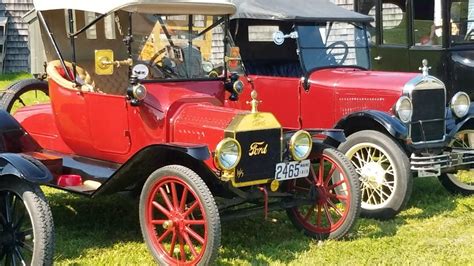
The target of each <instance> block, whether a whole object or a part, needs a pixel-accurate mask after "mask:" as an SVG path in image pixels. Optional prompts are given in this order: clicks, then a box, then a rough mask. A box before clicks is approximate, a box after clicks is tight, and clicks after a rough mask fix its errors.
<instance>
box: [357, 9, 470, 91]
mask: <svg viewBox="0 0 474 266" xmlns="http://www.w3.org/2000/svg"><path fill="white" fill-rule="evenodd" d="M355 10H356V11H358V12H360V13H363V14H368V15H371V16H374V18H375V22H373V23H372V24H371V25H372V27H371V29H370V33H371V36H370V41H371V44H372V45H371V47H372V48H371V61H372V68H373V69H375V70H390V71H409V72H414V71H418V67H419V65H420V62H421V60H422V59H427V60H428V62H429V65H430V66H431V67H432V69H431V71H430V73H431V74H432V75H434V76H436V77H438V78H440V79H441V80H442V81H443V82H444V83H445V84H446V88H447V93H448V95H447V97H446V99H451V97H452V96H453V95H454V94H455V93H456V92H458V91H464V92H467V93H468V94H469V96H470V97H471V99H474V1H473V0H356V1H355Z"/></svg>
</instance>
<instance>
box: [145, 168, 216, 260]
mask: <svg viewBox="0 0 474 266" xmlns="http://www.w3.org/2000/svg"><path fill="white" fill-rule="evenodd" d="M140 224H141V227H142V233H143V236H144V238H145V241H146V244H147V246H148V248H149V249H150V251H151V253H152V254H153V256H154V257H155V259H156V260H157V261H158V262H159V263H160V264H166V265H196V264H208V263H210V262H212V261H213V260H214V259H215V257H216V255H217V249H218V247H219V243H220V219H219V214H218V210H217V206H216V204H215V202H214V199H213V197H212V194H211V193H210V191H209V189H208V188H207V186H206V184H205V183H204V182H203V181H202V180H201V178H200V177H199V176H198V175H197V174H196V173H194V172H193V171H191V170H190V169H188V168H185V167H182V166H177V165H173V166H166V167H163V168H160V169H158V170H157V171H155V172H154V173H153V174H152V175H151V176H150V177H149V178H148V180H147V182H146V183H145V186H144V188H143V191H142V195H141V198H140Z"/></svg>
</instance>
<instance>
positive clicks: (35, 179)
mask: <svg viewBox="0 0 474 266" xmlns="http://www.w3.org/2000/svg"><path fill="white" fill-rule="evenodd" d="M3 176H16V177H18V178H20V179H24V180H27V181H29V182H32V183H37V184H46V183H48V182H50V181H51V180H53V176H52V175H51V172H50V171H49V170H48V168H46V166H44V165H43V164H42V163H41V162H40V161H38V160H36V159H34V158H33V157H31V156H28V155H24V154H17V153H0V178H2V177H3Z"/></svg>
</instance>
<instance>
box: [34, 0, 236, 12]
mask: <svg viewBox="0 0 474 266" xmlns="http://www.w3.org/2000/svg"><path fill="white" fill-rule="evenodd" d="M33 4H34V6H35V9H36V10H38V11H46V10H55V9H73V10H81V11H89V12H96V13H100V14H106V13H109V12H113V11H116V10H119V9H122V10H125V11H128V12H139V13H150V14H163V15H173V14H176V15H182V14H206V15H224V14H233V13H234V12H235V6H234V5H233V4H232V3H231V2H230V1H229V0H213V1H211V0H208V1H206V0H107V1H97V0H74V1H58V0H54V1H51V0H33Z"/></svg>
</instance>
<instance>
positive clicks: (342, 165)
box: [287, 148, 360, 239]
mask: <svg viewBox="0 0 474 266" xmlns="http://www.w3.org/2000/svg"><path fill="white" fill-rule="evenodd" d="M312 163H313V168H312V169H311V172H310V175H309V176H308V177H306V178H299V179H295V180H292V181H291V182H290V183H289V191H290V192H292V193H294V194H295V196H296V197H297V198H300V199H301V198H304V199H308V200H309V202H310V203H309V204H302V205H299V206H297V207H294V208H291V209H288V210H287V214H288V216H289V218H290V220H291V221H292V222H293V224H294V225H295V226H296V227H297V228H299V229H301V230H304V231H305V233H306V234H308V235H310V236H312V237H315V238H318V239H326V238H331V239H337V238H340V237H343V236H344V235H345V234H347V232H348V231H349V230H350V229H351V228H352V226H353V225H354V223H355V220H356V219H357V216H358V214H359V211H360V190H359V181H358V176H357V175H356V173H355V171H354V168H353V166H352V165H351V163H350V162H349V161H348V160H347V159H346V158H345V157H344V155H342V154H341V153H340V152H338V151H336V150H334V149H332V148H325V149H324V150H322V151H321V152H318V153H316V156H315V157H314V158H313V159H312Z"/></svg>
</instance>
